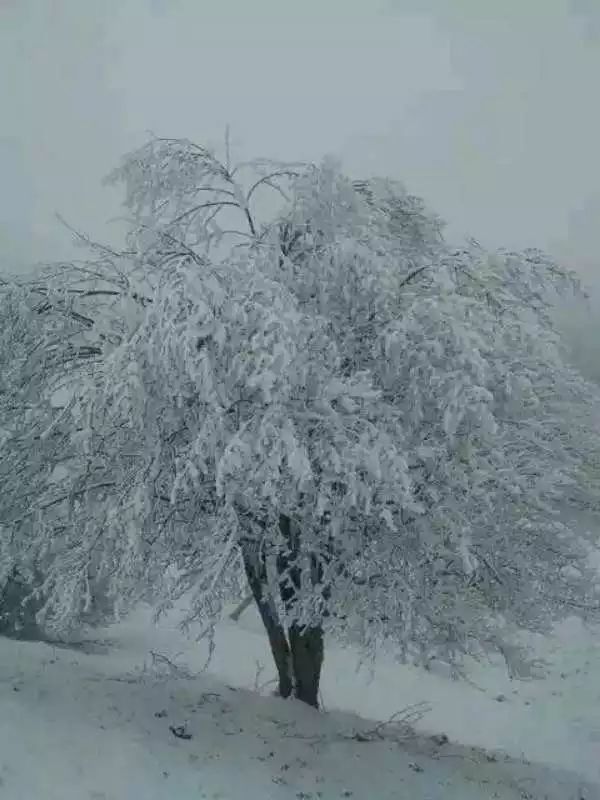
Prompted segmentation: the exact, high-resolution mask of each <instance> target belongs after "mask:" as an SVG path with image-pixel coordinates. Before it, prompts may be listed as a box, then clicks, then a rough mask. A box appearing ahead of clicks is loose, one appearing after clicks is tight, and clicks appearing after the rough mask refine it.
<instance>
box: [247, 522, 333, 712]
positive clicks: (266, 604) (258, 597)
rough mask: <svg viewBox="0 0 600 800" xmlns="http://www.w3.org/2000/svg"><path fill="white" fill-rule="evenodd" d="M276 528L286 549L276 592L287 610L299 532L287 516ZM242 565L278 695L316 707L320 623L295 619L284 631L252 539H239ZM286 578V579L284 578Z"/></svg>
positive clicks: (296, 579)
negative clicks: (274, 672)
mask: <svg viewBox="0 0 600 800" xmlns="http://www.w3.org/2000/svg"><path fill="white" fill-rule="evenodd" d="M280 530H281V533H282V535H283V536H284V538H285V539H286V541H287V542H288V544H289V545H290V551H289V553H288V554H287V555H286V556H282V557H281V558H279V559H278V564H277V568H278V572H279V575H280V576H281V578H282V580H281V582H280V594H281V599H282V602H283V603H284V605H285V607H286V609H287V610H288V611H291V610H293V604H294V602H295V595H296V591H297V590H298V589H299V588H300V577H301V576H300V570H299V568H298V565H297V562H298V553H299V550H298V546H299V534H298V533H297V532H295V531H293V530H292V526H291V525H290V520H289V518H287V517H284V516H282V517H280ZM240 547H241V551H242V558H243V561H244V569H245V572H246V577H247V579H248V584H249V586H250V590H251V592H252V596H253V598H254V600H255V602H256V605H257V607H258V611H259V613H260V617H261V619H262V622H263V625H264V626H265V630H266V632H267V636H268V638H269V645H270V648H271V653H272V655H273V660H274V661H275V666H276V668H277V675H278V679H279V695H280V696H281V697H285V698H287V697H290V696H291V695H292V694H293V695H294V697H296V698H297V699H298V700H301V701H302V702H303V703H307V704H308V705H310V706H313V707H314V708H318V707H319V682H320V678H321V669H322V666H323V657H324V640H323V628H322V627H321V625H310V626H307V627H302V626H300V625H298V624H296V623H293V624H292V625H290V627H289V629H288V631H287V632H286V630H285V627H284V625H283V624H282V622H281V619H280V617H279V614H278V612H277V607H276V605H275V602H274V600H273V597H272V596H271V595H270V593H269V589H268V576H267V567H266V563H265V559H264V554H262V553H261V552H260V548H259V545H258V543H257V542H256V540H253V539H251V538H248V539H242V540H241V541H240ZM286 579H287V580H286Z"/></svg>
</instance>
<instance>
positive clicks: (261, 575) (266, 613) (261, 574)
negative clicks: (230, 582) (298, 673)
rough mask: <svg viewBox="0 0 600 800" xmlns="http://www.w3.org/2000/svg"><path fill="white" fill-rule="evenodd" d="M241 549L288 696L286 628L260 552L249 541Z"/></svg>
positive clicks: (290, 681) (289, 676) (289, 664)
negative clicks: (268, 588) (268, 589)
mask: <svg viewBox="0 0 600 800" xmlns="http://www.w3.org/2000/svg"><path fill="white" fill-rule="evenodd" d="M241 549H242V557H243V560H244V569H245V572H246V577H247V579H248V584H249V586H250V590H251V592H252V596H253V597H254V601H255V602H256V605H257V607H258V611H259V613H260V618H261V619H262V622H263V625H264V626H265V630H266V632H267V636H268V638H269V645H270V647H271V653H272V655H273V660H274V661H275V666H276V668H277V675H278V678H279V694H280V696H281V697H289V696H290V695H291V694H292V691H293V688H294V682H293V677H292V669H293V668H292V658H291V653H290V646H289V644H288V640H287V637H286V635H285V630H284V627H283V625H282V624H281V621H280V619H279V615H278V614H277V609H276V608H275V603H274V602H273V599H272V598H271V597H269V596H268V594H266V593H265V589H266V583H267V575H266V567H265V564H264V562H263V560H262V558H261V557H260V555H259V554H258V553H255V552H253V548H252V546H251V545H250V544H249V543H247V542H242V543H241Z"/></svg>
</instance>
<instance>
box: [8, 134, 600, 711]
mask: <svg viewBox="0 0 600 800" xmlns="http://www.w3.org/2000/svg"><path fill="white" fill-rule="evenodd" d="M244 176H246V177H244ZM111 180H113V181H121V182H123V183H124V186H125V190H126V203H127V206H128V208H129V210H130V213H131V219H130V234H129V237H128V241H127V245H126V249H125V250H124V251H123V252H121V253H116V252H112V251H108V250H107V249H106V248H105V249H101V250H100V253H101V255H100V257H99V258H96V259H95V261H93V262H91V263H90V264H84V265H79V266H78V275H79V276H80V278H81V277H84V280H83V283H80V284H78V286H77V287H75V288H76V290H77V291H75V292H73V291H72V290H73V288H74V287H73V285H72V283H71V281H72V277H71V275H70V274H68V275H67V278H66V281H65V278H64V274H63V277H62V278H61V279H60V280H61V281H62V282H61V284H60V285H61V287H62V290H63V291H66V292H67V295H68V297H69V302H70V303H71V305H70V306H69V308H71V309H73V308H75V309H77V308H79V306H78V304H80V303H89V302H90V299H92V301H94V298H95V299H96V300H98V298H101V297H102V298H106V295H105V294H103V293H104V292H114V294H111V295H110V297H111V298H115V297H118V299H119V303H120V305H119V308H118V311H117V312H116V311H115V306H114V304H113V305H111V307H110V312H108V313H107V312H106V311H105V310H104V309H103V307H100V306H99V307H98V309H99V310H98V313H97V315H96V316H95V317H94V320H93V325H92V326H91V330H92V331H93V335H94V336H95V337H96V339H95V340H94V341H101V342H102V344H101V349H102V357H101V358H99V359H98V360H95V361H94V363H93V369H86V370H83V371H82V372H81V373H80V375H78V376H77V384H76V387H74V388H73V389H72V391H71V395H70V402H69V404H68V412H69V420H70V422H69V425H70V430H71V431H73V435H72V436H71V437H69V436H67V439H66V442H65V443H64V444H63V445H61V446H62V447H64V448H65V452H68V449H69V447H71V448H73V447H75V446H76V447H77V450H78V452H80V453H81V454H83V455H82V456H81V459H80V461H78V462H77V468H76V469H73V468H72V467H71V468H70V469H69V470H67V471H66V477H65V480H66V481H67V482H68V484H69V491H68V495H69V498H70V506H69V508H70V511H69V514H68V515H67V516H66V517H64V519H63V518H61V520H60V522H57V521H56V520H55V519H54V517H53V516H52V517H48V515H46V514H44V513H41V512H42V511H43V509H42V508H41V506H40V501H39V500H36V499H34V498H32V499H31V505H30V509H31V510H32V513H31V514H30V516H29V519H32V520H34V522H31V523H27V525H26V526H24V525H22V523H21V522H20V521H19V520H14V521H13V522H12V523H11V524H10V525H9V526H7V527H5V529H4V532H3V547H4V549H5V551H8V552H10V561H9V562H7V563H10V564H13V565H16V564H20V563H21V562H23V563H32V562H33V563H35V562H36V559H39V558H40V557H41V554H48V553H49V554H50V555H47V556H45V558H46V561H45V562H44V567H45V570H44V585H43V589H44V597H45V598H46V602H45V605H44V609H43V612H44V613H45V614H46V615H47V616H48V617H49V618H50V619H51V620H52V621H53V624H55V625H59V626H60V625H61V624H62V625H65V624H67V623H68V622H69V621H70V620H72V619H74V618H76V617H77V616H78V615H79V614H80V613H81V605H82V603H81V601H82V598H83V597H86V596H88V595H89V582H90V574H91V573H92V574H93V576H94V580H96V581H99V582H102V583H103V584H104V583H105V584H106V585H107V587H108V592H109V594H110V596H111V597H112V598H113V599H114V601H115V604H116V607H117V609H119V608H123V609H127V608H129V607H131V606H132V605H133V604H134V603H135V602H137V601H138V600H139V599H140V598H141V597H146V598H148V599H151V600H152V601H153V602H156V603H157V604H158V609H159V611H160V610H163V609H164V608H166V607H168V606H169V605H170V604H171V603H173V602H174V600H175V599H177V598H179V597H181V596H182V595H184V594H188V593H189V594H190V597H191V601H190V611H189V616H188V617H187V621H190V620H192V619H200V620H202V621H204V622H205V623H212V622H214V621H215V620H216V619H218V618H219V615H220V613H221V610H222V608H223V606H224V604H225V603H226V602H228V601H230V600H231V599H234V598H235V597H237V596H238V594H239V591H240V586H241V585H242V583H243V582H244V580H247V582H248V584H249V586H250V588H251V590H252V593H253V596H254V598H255V600H256V603H257V606H258V609H259V612H260V615H261V618H262V620H263V622H264V625H265V628H266V631H267V634H268V636H269V642H270V645H271V649H272V652H273V656H274V660H275V663H276V666H277V670H278V675H279V688H280V693H281V694H282V695H283V696H288V695H290V694H292V693H294V694H295V695H296V696H297V697H298V698H300V699H301V700H304V701H305V702H308V703H310V704H312V705H317V698H318V685H319V675H320V670H321V665H322V660H323V642H324V635H325V634H326V633H330V634H332V635H336V636H338V637H340V638H342V639H345V640H351V641H354V642H358V643H359V644H361V645H362V646H363V647H364V648H365V649H366V650H367V651H369V652H371V653H373V652H374V651H375V649H376V648H377V646H378V645H379V644H380V643H381V642H383V641H386V642H388V643H393V644H395V645H396V647H397V650H398V654H399V656H400V657H401V658H403V659H414V660H418V661H421V662H427V661H428V660H429V659H431V658H442V659H445V660H448V661H455V660H456V659H458V658H459V657H460V656H461V655H462V654H464V653H472V654H477V653H479V652H481V650H482V649H489V648H494V647H495V648H497V649H500V650H501V651H503V652H505V653H506V652H507V651H506V650H505V649H504V648H503V640H504V638H505V637H506V636H509V635H510V634H511V633H512V632H513V631H514V629H515V628H516V627H525V628H528V629H535V630H541V631H543V630H548V629H549V627H550V626H551V625H552V623H553V621H554V620H556V619H557V618H559V617H560V616H561V615H564V614H565V613H569V612H571V611H572V609H573V608H574V607H577V608H578V609H580V610H583V611H590V612H592V611H593V609H594V604H595V594H596V591H597V573H596V572H595V571H594V568H593V565H592V563H591V561H590V555H591V554H592V552H593V550H594V548H595V547H596V546H597V542H596V541H595V539H594V538H593V537H592V535H591V534H586V536H587V538H586V536H584V535H582V534H581V532H579V531H578V530H576V529H574V528H571V527H569V525H568V524H566V523H565V522H563V521H561V519H560V517H559V512H560V507H561V502H562V501H563V500H564V497H565V493H566V492H568V491H569V487H572V486H573V485H575V484H577V483H578V482H579V483H581V481H580V478H581V474H582V470H583V469H584V467H585V465H586V463H588V462H589V460H590V459H591V458H593V456H594V454H595V453H597V452H598V445H599V441H598V430H597V427H595V425H594V422H593V420H594V418H595V417H594V415H595V414H596V411H597V404H598V393H597V388H596V387H595V386H593V385H592V384H589V383H587V382H586V380H585V379H584V378H583V377H582V376H581V375H580V374H579V373H578V372H577V370H576V369H574V368H573V367H571V365H570V363H569V361H568V359H567V358H566V354H565V351H564V348H563V345H562V342H561V340H560V337H559V335H558V333H557V331H556V330H555V327H554V324H553V318H552V314H551V303H552V297H551V292H572V291H578V289H579V287H578V284H577V281H576V280H575V278H574V276H573V275H572V274H570V273H568V272H567V271H565V270H562V269H561V268H559V267H558V265H556V264H555V263H554V262H552V261H551V260H550V259H548V258H547V257H545V256H544V255H543V254H541V253H538V252H537V251H531V252H526V253H523V254H512V253H505V252H499V253H495V254H490V253H487V252H485V251H484V250H483V249H482V248H480V247H479V246H478V245H477V244H476V243H474V242H473V243H470V244H469V245H468V246H467V247H466V248H465V249H464V250H461V251H455V250H452V249H451V248H450V247H449V246H448V245H446V244H445V242H444V240H443V237H442V233H441V231H442V227H441V224H440V222H439V220H438V219H437V218H436V217H435V216H433V215H431V214H429V213H428V212H427V211H426V209H425V208H424V206H423V204H422V203H421V202H420V201H419V200H418V199H417V198H414V197H412V196H410V195H408V194H407V193H406V192H405V191H404V189H403V188H402V186H401V185H400V184H398V183H397V182H393V181H389V180H385V179H372V180H369V181H352V180H350V179H348V178H347V177H345V176H344V175H343V174H342V173H341V172H340V170H339V167H338V166H337V164H336V163H335V162H333V161H330V160H326V161H325V162H323V164H321V165H320V166H315V165H298V164H292V165H282V164H278V163H273V162H266V161H261V162H253V163H252V164H244V165H238V166H237V167H232V166H231V164H230V160H229V155H228V154H227V155H226V158H225V161H224V162H221V161H219V160H218V159H217V158H216V157H215V155H214V154H213V153H211V152H210V151H208V150H206V149H205V148H202V147H199V146H197V145H195V144H193V143H190V142H188V141H185V140H163V139H153V140H152V141H150V142H149V143H148V144H147V145H145V146H144V147H143V148H141V149H140V150H138V151H136V152H134V153H132V154H130V155H129V156H127V157H126V158H125V159H124V161H123V164H122V166H121V167H120V168H119V169H118V170H117V171H116V172H115V173H114V174H113V175H112V176H111ZM265 193H267V194H269V193H270V194H271V195H272V196H274V197H276V198H277V203H274V202H273V201H272V200H270V201H269V202H267V201H266V200H260V203H259V202H257V201H259V199H260V198H261V196H263V195H264V194H265ZM267 207H269V208H270V211H269V215H268V216H267V215H266V214H263V215H261V214H260V213H259V212H260V210H261V208H262V209H265V208H267ZM257 209H258V212H257ZM63 273H64V271H63ZM56 280H58V279H57V278H56V277H51V278H49V279H47V283H46V284H45V285H46V286H47V287H52V286H53V285H54V282H55V281H56ZM110 281H112V284H111V283H110ZM115 281H116V283H117V286H118V288H116V289H114V288H110V286H111V285H112V286H113V287H114V285H115ZM48 291H50V288H48ZM77 313H81V312H79V311H77ZM115 331H116V333H115ZM101 335H102V337H103V338H102V339H100V336H101ZM94 346H96V345H94ZM72 386H74V385H73V384H72ZM75 432H76V433H75ZM42 461H43V463H44V464H46V463H47V461H45V458H43V459H42ZM28 469H30V470H31V472H32V478H31V480H32V481H33V480H35V475H39V473H40V469H41V467H39V466H38V465H37V463H35V462H33V463H32V465H31V466H30V467H26V468H25V471H24V473H23V475H24V477H23V479H22V480H24V482H25V483H27V485H30V480H29V475H28V473H27V470H28ZM581 485H582V487H584V488H583V489H582V492H584V494H585V498H582V500H581V502H583V501H584V499H585V500H587V501H590V502H596V500H597V495H596V494H595V492H596V489H595V488H594V486H593V484H592V483H590V482H588V483H587V484H583V483H581ZM33 511H35V513H33ZM15 537H18V542H19V545H18V547H12V549H11V548H10V546H9V544H8V542H10V541H14V540H15ZM184 621H186V620H184Z"/></svg>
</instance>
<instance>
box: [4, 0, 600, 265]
mask: <svg viewBox="0 0 600 800" xmlns="http://www.w3.org/2000/svg"><path fill="white" fill-rule="evenodd" d="M492 9H495V11H494V13H492V11H491V10H492ZM0 75H2V80H1V81H0V269H8V270H10V271H12V270H13V269H15V268H16V267H18V266H19V265H22V264H24V263H26V262H28V261H31V260H35V259H41V258H44V259H51V258H58V257H61V256H64V255H67V254H68V253H69V252H70V247H71V246H70V243H69V239H68V236H67V234H66V233H65V232H64V231H63V230H62V229H61V228H60V227H59V226H58V224H57V223H56V222H55V220H54V218H53V215H54V212H59V213H60V214H62V215H63V216H64V217H66V218H67V219H68V221H69V222H70V223H72V224H73V225H75V226H76V227H80V228H84V229H86V230H88V231H89V232H90V233H92V234H93V235H95V236H99V237H104V238H106V237H109V238H111V237H113V236H114V235H116V234H115V232H114V231H115V229H114V226H113V228H111V227H110V226H107V224H106V221H107V220H108V219H109V218H110V217H112V216H115V215H116V214H118V213H119V212H120V208H119V195H118V194H117V193H115V191H114V190H111V189H107V188H105V187H102V185H101V180H102V177H103V176H104V175H105V174H106V173H107V172H108V171H109V170H110V169H111V168H112V167H113V166H114V165H115V163H116V162H117V161H118V159H119V157H120V155H121V154H122V153H123V152H124V151H126V150H128V149H130V148H132V147H134V146H136V145H138V144H141V143H142V142H143V141H144V139H145V138H146V137H147V133H148V131H153V132H154V133H156V134H159V135H163V136H181V137H189V138H191V139H194V140H196V141H198V142H202V143H206V142H209V143H214V144H217V143H218V142H219V141H220V140H221V139H222V136H223V131H224V129H225V126H226V125H227V124H229V125H230V126H231V130H232V138H233V143H234V154H236V153H237V155H238V156H240V157H245V158H246V157H250V156H254V155H257V156H271V157H274V158H289V159H313V160H318V159H320V158H321V157H322V156H323V155H324V154H326V153H335V154H337V155H340V156H341V157H342V159H343V162H344V165H345V167H346V169H347V170H348V171H349V172H351V173H352V174H356V175H369V174H386V175H390V176H392V177H395V178H400V179H402V180H403V181H404V182H405V183H406V185H407V187H408V188H409V190H410V191H412V192H414V193H416V194H420V195H422V196H424V197H425V199H426V200H427V201H428V203H429V204H430V205H431V206H432V207H433V208H434V209H435V210H436V211H437V212H438V213H440V214H441V215H442V216H443V217H444V218H445V219H446V220H447V221H448V223H449V226H450V228H449V230H450V233H451V234H452V235H453V236H460V235H463V234H472V235H473V236H475V237H477V238H478V239H479V240H480V241H482V242H484V243H486V244H488V245H491V246H496V245H501V244H503V245H506V246H511V247H522V246H528V245H532V246H540V247H544V248H546V249H548V250H550V251H552V252H553V253H555V254H557V255H560V256H563V257H565V259H566V260H567V261H569V263H572V264H574V265H576V266H578V268H580V269H581V270H582V271H584V272H586V273H587V274H588V275H592V274H593V273H598V277H599V279H600V258H599V257H598V256H597V253H600V155H599V152H598V146H599V145H598V143H599V142H600V102H599V100H598V97H599V96H600V89H599V88H598V87H599V86H600V2H599V0H503V2H502V3H499V2H495V0H382V1H381V2H379V1H378V0H302V2H291V1H290V0H101V1H100V0H98V2H95V0H0Z"/></svg>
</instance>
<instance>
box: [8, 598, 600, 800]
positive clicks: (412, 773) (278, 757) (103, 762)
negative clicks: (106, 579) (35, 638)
mask: <svg viewBox="0 0 600 800" xmlns="http://www.w3.org/2000/svg"><path fill="white" fill-rule="evenodd" d="M105 635H106V636H107V637H109V639H110V641H109V642H107V643H106V645H105V646H98V645H96V646H94V647H92V648H88V649H91V650H92V652H83V651H81V650H68V649H63V648H54V647H50V646H47V645H43V644H32V643H25V642H21V643H19V642H13V641H8V640H2V639H0V708H1V712H2V713H1V716H0V798H2V800H129V798H131V799H132V800H138V798H139V799H140V800H142V799H143V800H154V799H156V800H158V799H159V798H169V800H188V798H190V799H191V798H207V799H208V798H211V800H217V798H220V800H238V798H239V800H242V799H243V800H270V798H273V799H275V798H295V799H296V800H298V799H299V798H303V799H304V800H309V799H310V800H317V799H318V798H321V799H322V800H333V799H334V798H344V797H346V798H353V800H363V798H364V800H386V799H387V798H390V799H391V798H410V800H412V798H415V800H420V799H421V798H424V799H426V800H438V799H439V800H471V798H472V799H473V800H476V799H477V800H480V799H481V798H520V799H521V800H522V799H523V798H536V799H537V798H552V800H582V798H585V800H597V799H598V798H600V678H598V676H599V675H600V646H598V644H594V643H593V642H592V641H591V639H590V637H589V636H586V635H584V634H583V633H582V632H581V631H578V630H577V628H576V627H571V628H570V629H565V630H564V631H563V632H562V635H561V636H560V638H558V639H557V640H555V641H554V642H553V643H551V645H548V646H546V648H545V649H546V653H545V654H546V655H547V656H549V657H550V658H551V659H554V664H553V665H552V667H551V670H550V673H549V675H548V677H547V678H546V679H545V680H544V681H541V682H530V683H525V684H523V683H519V684H518V685H512V684H510V682H509V681H507V680H506V679H505V678H504V677H503V676H502V673H501V672H500V671H499V670H497V669H494V668H492V669H491V668H489V667H488V668H487V669H485V670H483V669H482V670H480V671H479V673H475V674H474V682H475V683H476V684H477V686H478V687H479V688H477V687H476V686H474V685H468V684H467V685H460V684H456V683H453V682H450V681H448V680H446V679H444V678H442V677H439V676H435V675H430V674H429V675H428V674H424V673H422V672H419V671H416V670H410V669H406V668H401V667H399V666H397V665H394V664H392V663H391V662H390V663H388V662H385V660H380V661H379V662H378V665H377V668H376V672H375V675H374V676H373V679H372V680H370V679H369V676H368V675H367V674H365V673H357V672H356V670H355V669H354V667H353V657H352V656H351V654H349V653H344V652H340V651H335V650H332V652H330V653H329V657H328V661H327V668H326V670H325V675H324V681H323V700H324V704H325V706H326V708H327V709H328V713H327V714H318V713H316V712H314V711H312V710H311V709H309V708H305V707H303V706H301V705H299V704H297V703H295V702H285V701H281V700H278V699H276V698H273V697H269V696H266V695H268V692H269V689H270V688H271V687H270V685H269V683H268V682H269V679H270V677H271V675H270V669H269V666H268V665H269V661H268V655H267V652H266V649H265V645H264V640H263V637H262V635H260V633H259V632H258V627H257V622H256V619H255V618H254V615H253V612H252V610H249V611H248V612H247V614H246V615H245V617H243V618H242V620H241V623H240V624H234V623H229V622H228V623H224V624H223V625H221V627H220V628H219V631H218V636H217V650H216V653H215V654H214V657H213V660H212V662H211V665H210V668H209V669H210V673H209V672H203V671H202V667H203V664H204V660H205V658H206V648H205V645H198V644H196V643H195V642H190V641H188V640H186V639H184V638H183V637H182V636H181V634H180V633H179V632H178V631H177V630H176V628H175V627H174V626H173V625H170V624H169V622H168V621H167V622H165V623H163V624H162V625H161V627H159V628H154V627H153V626H152V625H151V623H150V619H149V615H148V613H147V612H146V611H143V610H142V611H140V613H139V614H136V615H135V616H134V617H133V618H132V619H130V620H129V621H128V622H127V623H124V624H123V625H121V626H119V627H116V628H112V629H110V630H109V631H107V632H105ZM166 659H168V661H167V660H166ZM174 665H175V666H174ZM211 673H214V674H218V675H219V678H218V680H217V679H216V678H215V677H213V674H211ZM562 676H564V677H562ZM255 686H258V687H259V688H261V690H262V691H261V692H260V693H256V692H253V691H248V689H253V688H254V687H255ZM261 695H262V696H261ZM499 696H502V697H503V698H504V699H501V700H498V699H495V698H496V697H499ZM421 701H428V702H429V703H430V705H431V711H430V712H429V714H427V715H426V716H425V717H424V718H423V719H422V720H421V721H420V722H419V723H418V725H417V729H418V734H415V735H407V733H406V730H405V729H404V728H402V726H397V727H395V726H383V727H381V728H379V729H378V728H377V722H372V721H371V722H370V721H368V720H369V719H371V720H387V719H388V718H389V717H390V716H391V715H392V714H393V713H394V712H395V711H398V710H400V709H402V708H403V707H405V706H408V705H410V704H415V703H419V702H421ZM335 709H344V711H343V712H342V711H341V710H340V711H338V710H335ZM351 712H354V713H351ZM358 714H360V715H362V716H358ZM178 726H183V733H185V734H186V735H187V734H189V735H191V738H190V739H182V738H177V737H176V736H175V735H174V734H173V732H172V730H171V728H174V729H175V730H177V728H178ZM432 733H435V734H445V735H446V736H447V737H448V739H449V741H446V740H445V737H440V736H439V735H438V736H437V737H432V736H431V734H432ZM473 744H477V745H479V746H481V747H486V748H488V750H489V751H491V750H494V751H495V752H494V753H492V752H487V753H486V752H484V751H483V750H478V749H474V748H470V747H469V745H473ZM504 753H506V754H507V755H505V754H504ZM508 754H510V755H511V756H512V758H510V757H509V756H508ZM525 759H528V760H529V761H530V762H533V763H527V761H526V760H525Z"/></svg>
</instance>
